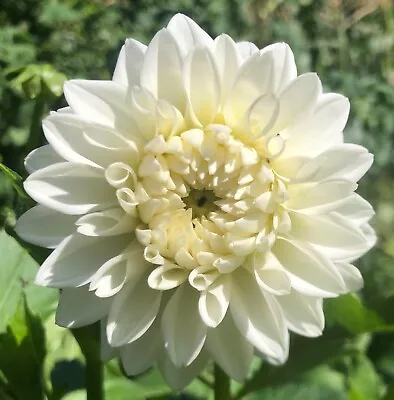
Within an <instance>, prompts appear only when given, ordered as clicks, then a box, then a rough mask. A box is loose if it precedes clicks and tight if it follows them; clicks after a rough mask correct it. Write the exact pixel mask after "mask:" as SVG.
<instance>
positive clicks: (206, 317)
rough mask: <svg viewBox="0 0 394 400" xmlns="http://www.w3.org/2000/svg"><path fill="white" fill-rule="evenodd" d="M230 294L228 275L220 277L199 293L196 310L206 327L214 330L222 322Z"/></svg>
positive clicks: (229, 277)
mask: <svg viewBox="0 0 394 400" xmlns="http://www.w3.org/2000/svg"><path fill="white" fill-rule="evenodd" d="M230 293H231V276H230V275H222V276H221V277H219V278H218V279H217V280H216V281H215V282H214V283H213V284H212V285H211V286H210V287H209V288H208V289H207V290H204V291H203V292H201V294H200V298H199V300H198V309H199V312H200V316H201V319H202V320H203V321H204V322H205V324H206V325H207V326H209V327H211V328H215V327H216V326H218V325H219V324H220V323H221V322H222V320H223V318H224V316H225V315H226V312H227V308H228V305H229V302H230Z"/></svg>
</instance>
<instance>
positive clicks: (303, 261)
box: [272, 238, 346, 297]
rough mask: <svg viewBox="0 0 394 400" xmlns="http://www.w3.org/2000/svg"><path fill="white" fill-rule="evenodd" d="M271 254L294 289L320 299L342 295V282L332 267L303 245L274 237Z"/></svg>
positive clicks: (324, 259)
mask: <svg viewBox="0 0 394 400" xmlns="http://www.w3.org/2000/svg"><path fill="white" fill-rule="evenodd" d="M272 252H273V253H274V255H275V256H276V258H277V259H278V260H279V262H280V263H281V264H282V266H283V267H284V268H285V269H286V271H287V273H288V275H289V278H290V281H291V284H292V287H293V288H294V289H295V290H298V291H299V292H301V293H305V294H307V295H309V296H320V297H335V296H336V295H338V294H341V293H345V292H346V286H345V282H344V281H343V279H342V277H341V276H340V274H339V273H338V271H337V269H336V268H335V266H334V264H333V263H332V262H331V261H330V260H329V259H328V258H326V257H325V256H323V255H322V254H321V253H319V252H318V251H316V250H314V249H313V248H312V246H310V245H308V244H307V243H302V242H297V241H290V240H287V239H284V238H278V239H277V240H276V242H275V245H274V247H273V248H272Z"/></svg>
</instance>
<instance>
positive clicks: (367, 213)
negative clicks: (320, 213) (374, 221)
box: [335, 193, 375, 225]
mask: <svg viewBox="0 0 394 400" xmlns="http://www.w3.org/2000/svg"><path fill="white" fill-rule="evenodd" d="M335 212H337V213H339V214H341V215H343V216H344V217H346V218H350V219H351V220H352V221H353V222H355V223H357V225H362V224H364V223H366V222H368V221H369V220H370V219H371V218H372V217H373V216H374V215H375V212H374V210H373V208H372V206H371V204H369V203H368V201H367V200H365V199H363V198H362V197H361V196H360V195H358V194H356V193H354V194H353V195H352V196H351V197H350V198H348V199H347V200H346V202H345V203H344V204H341V205H340V206H339V207H338V208H336V209H335Z"/></svg>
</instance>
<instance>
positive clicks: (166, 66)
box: [141, 29, 185, 110]
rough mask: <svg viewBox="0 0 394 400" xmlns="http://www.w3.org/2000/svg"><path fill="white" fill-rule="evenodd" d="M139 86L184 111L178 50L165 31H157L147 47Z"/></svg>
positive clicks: (173, 40) (168, 33)
mask: <svg viewBox="0 0 394 400" xmlns="http://www.w3.org/2000/svg"><path fill="white" fill-rule="evenodd" d="M141 86H143V87H144V88H146V89H148V90H149V91H150V92H151V93H152V94H153V95H154V96H155V98H157V99H161V100H166V101H168V102H169V103H171V104H173V105H174V106H176V107H177V108H178V109H180V110H183V109H184V104H185V99H184V88H183V80H182V60H181V56H180V50H179V48H178V45H177V43H176V41H175V39H174V36H173V35H172V34H171V32H169V30H167V29H162V30H161V31H159V32H158V33H157V34H156V35H155V37H154V38H153V39H152V41H151V42H150V44H149V46H148V49H147V51H146V54H145V58H144V62H143V65H142V69H141Z"/></svg>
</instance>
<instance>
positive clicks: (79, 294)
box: [56, 286, 111, 328]
mask: <svg viewBox="0 0 394 400" xmlns="http://www.w3.org/2000/svg"><path fill="white" fill-rule="evenodd" d="M110 306H111V300H110V299H100V298H99V297H97V296H95V295H94V293H92V292H89V290H88V288H87V287H86V286H84V287H80V288H67V289H62V290H61V292H60V298H59V305H58V307H57V311H56V323H57V324H58V325H60V326H64V327H65V328H79V327H81V326H85V325H89V324H92V323H93V322H96V321H98V320H99V319H101V318H103V317H105V316H106V315H107V314H108V311H109V308H110Z"/></svg>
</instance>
